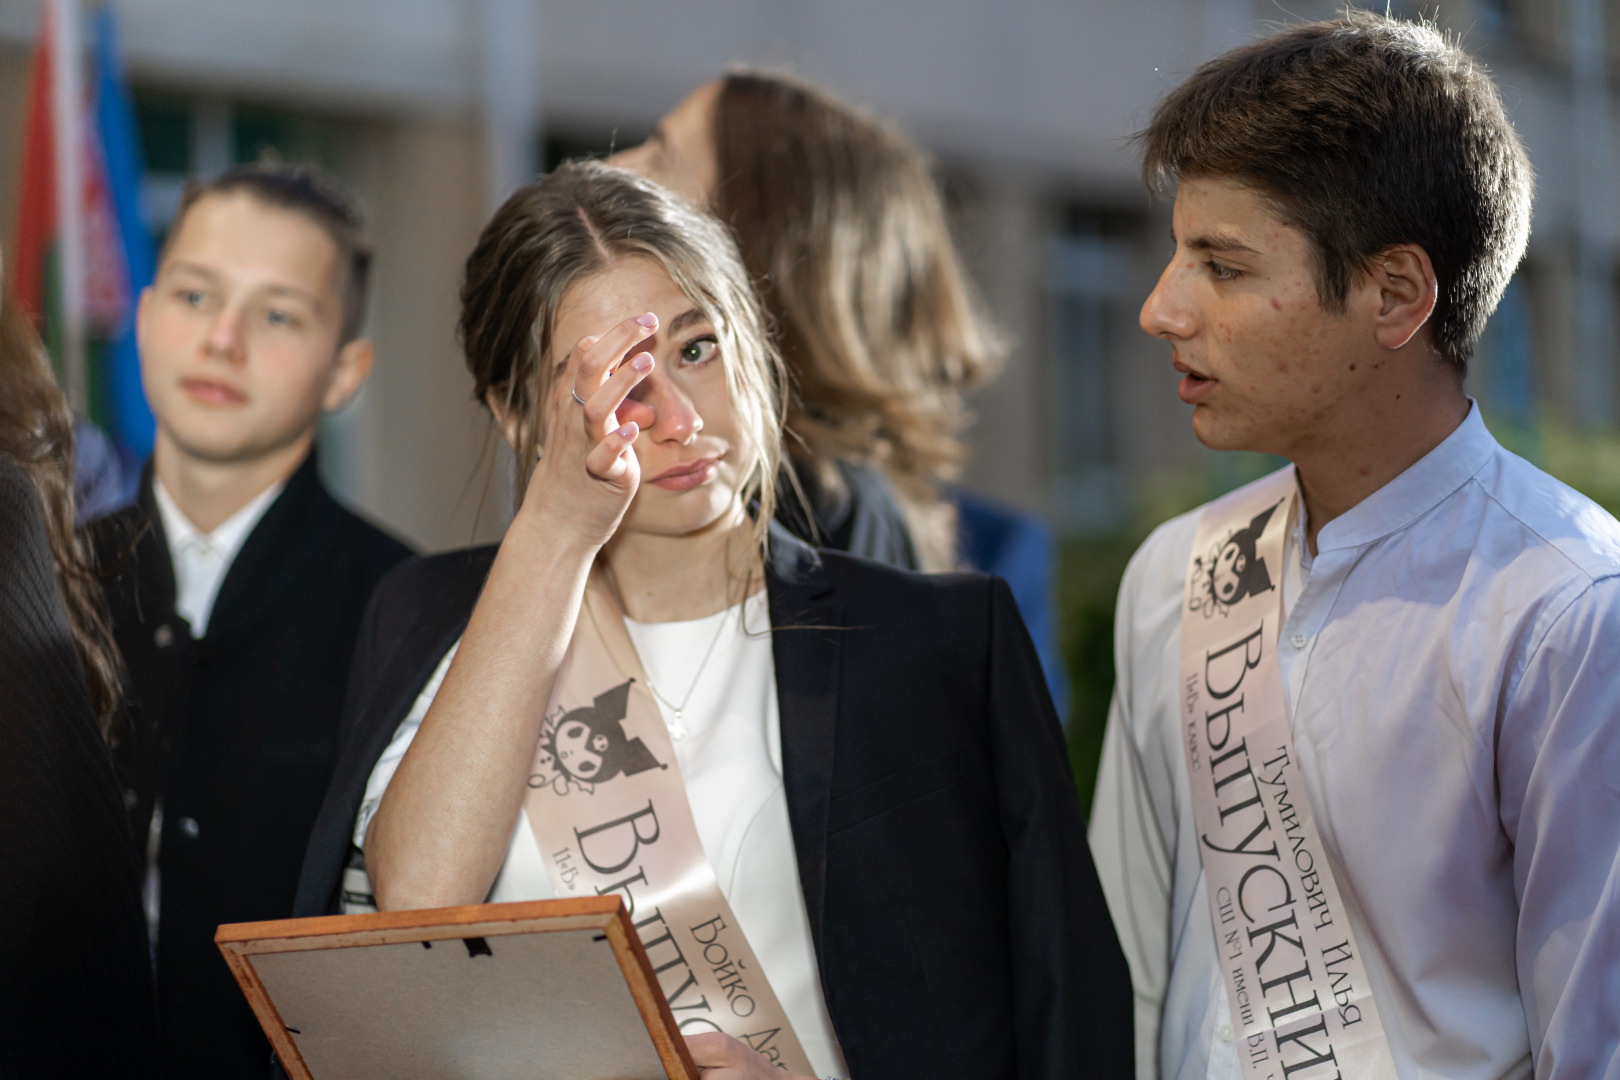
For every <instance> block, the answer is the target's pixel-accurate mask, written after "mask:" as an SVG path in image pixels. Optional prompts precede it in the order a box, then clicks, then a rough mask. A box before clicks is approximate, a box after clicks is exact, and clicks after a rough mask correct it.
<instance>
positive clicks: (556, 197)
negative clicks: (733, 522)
mask: <svg viewBox="0 0 1620 1080" xmlns="http://www.w3.org/2000/svg"><path fill="white" fill-rule="evenodd" d="M634 258H644V259H651V260H652V261H654V262H656V263H658V264H659V265H660V266H662V267H663V268H664V270H665V271H666V272H667V273H668V274H669V276H670V279H671V280H672V281H674V282H675V285H676V286H677V287H678V288H679V289H680V290H681V291H682V292H683V293H685V294H686V297H687V299H688V300H690V301H691V302H692V305H693V306H694V307H696V308H697V309H698V310H699V311H700V312H702V313H703V316H704V318H706V319H708V320H709V322H710V323H711V324H713V326H714V328H715V333H716V334H717V335H718V337H719V339H720V361H721V363H722V364H723V365H724V370H725V374H726V388H727V390H729V391H730V395H731V405H732V408H733V409H735V410H736V414H737V422H738V425H739V426H740V427H741V429H742V430H743V431H744V432H746V433H747V435H748V439H749V443H750V448H751V450H752V453H753V456H754V460H753V463H752V464H753V468H752V469H751V470H749V472H748V476H749V479H748V482H747V484H746V485H745V488H744V491H743V497H744V498H745V499H754V500H757V502H758V503H759V513H758V515H757V516H756V517H755V529H756V536H757V538H758V540H759V542H760V544H761V545H763V544H764V542H765V535H766V531H767V529H768V528H769V526H770V521H771V518H772V516H773V515H774V514H775V511H776V502H775V487H774V480H775V477H776V472H777V468H778V466H779V465H780V464H781V456H782V418H783V404H782V396H783V394H782V384H783V375H782V360H781V356H780V354H778V353H777V351H776V346H775V345H773V344H772V343H771V340H770V336H769V335H768V334H767V333H766V331H765V317H764V313H763V312H762V310H761V309H760V306H759V300H758V298H757V297H756V296H755V294H754V290H753V287H752V286H751V285H750V284H749V281H748V274H747V271H745V270H744V269H743V265H742V261H741V260H740V259H739V258H738V256H737V247H736V244H735V243H733V241H732V239H731V237H730V235H728V234H727V232H726V230H725V229H724V228H723V227H722V226H721V225H720V223H719V222H718V221H716V220H714V218H712V217H710V216H709V215H708V214H706V213H704V212H703V211H701V210H697V209H694V208H693V207H691V206H688V205H687V204H686V203H684V202H682V201H681V200H680V199H677V198H676V197H675V196H673V195H671V194H670V193H669V192H667V191H665V190H664V189H663V188H661V187H659V186H658V185H657V184H654V183H653V182H652V181H650V180H646V179H643V178H642V177H640V176H638V175H636V174H635V173H632V172H629V171H627V170H625V169H620V168H615V167H613V166H611V165H605V164H603V163H601V162H597V161H577V162H570V163H568V164H566V165H562V166H559V167H558V168H557V169H556V170H555V171H553V172H551V173H549V174H547V175H546V176H543V177H541V178H540V179H538V180H535V181H533V182H531V183H529V184H526V185H525V186H523V187H521V188H519V189H518V190H517V192H516V193H514V194H513V195H512V197H511V198H509V199H507V200H506V203H505V204H504V205H503V206H502V207H501V208H500V209H499V210H497V211H495V216H494V217H493V218H491V219H490V221H489V224H487V225H485V226H484V231H483V233H482V235H480V236H479V238H478V245H477V247H475V248H473V252H472V254H471V255H469V256H468V257H467V268H466V277H465V279H464V281H463V284H462V286H461V321H460V325H459V328H458V329H459V333H460V336H461V345H462V349H463V351H464V352H465V354H466V358H467V368H468V370H469V371H471V372H472V374H473V380H474V393H475V395H476V396H477V398H478V400H479V401H481V402H484V403H485V404H488V402H489V400H490V395H491V394H493V395H494V397H495V398H496V399H497V400H499V401H501V402H503V405H504V410H505V412H506V415H507V416H509V417H513V418H515V419H517V420H518V421H519V423H518V424H517V425H516V430H517V439H518V445H517V446H515V447H513V449H514V450H516V451H517V461H518V468H517V477H516V479H517V490H516V492H515V497H516V502H515V503H514V505H518V504H521V503H522V501H523V493H524V492H525V491H526V490H527V488H528V486H529V475H530V473H532V472H533V471H534V463H535V460H536V459H537V458H538V457H539V453H540V449H541V447H542V446H543V445H544V444H545V413H546V410H545V403H546V402H547V401H548V400H549V399H550V396H551V394H552V387H553V385H554V383H555V382H556V378H557V369H558V367H559V363H558V362H559V361H560V360H561V359H562V355H563V354H562V352H561V351H559V350H566V349H568V348H571V347H572V346H573V344H574V343H573V342H571V341H564V342H558V341H556V340H554V338H553V333H554V331H555V329H556V323H557V312H558V310H559V309H560V308H561V307H562V302H563V298H564V297H565V296H566V295H567V294H568V290H569V289H570V288H572V287H573V286H574V285H576V284H578V283H579V282H581V281H584V280H585V279H586V278H589V277H592V276H594V275H596V274H599V273H601V272H603V271H604V270H608V269H610V268H611V267H613V266H614V265H616V264H617V263H619V262H620V261H622V260H625V259H634ZM602 329H604V330H606V329H607V328H606V327H603V328H602Z"/></svg>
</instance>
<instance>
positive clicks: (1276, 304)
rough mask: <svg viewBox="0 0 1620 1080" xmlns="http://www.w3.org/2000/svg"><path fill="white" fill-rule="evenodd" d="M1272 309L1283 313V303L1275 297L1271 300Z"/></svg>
mask: <svg viewBox="0 0 1620 1080" xmlns="http://www.w3.org/2000/svg"><path fill="white" fill-rule="evenodd" d="M1271 309H1272V310H1273V311H1281V310H1282V301H1281V300H1279V299H1277V298H1276V297H1275V296H1273V297H1272V298H1271Z"/></svg>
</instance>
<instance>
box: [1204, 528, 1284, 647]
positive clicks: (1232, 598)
mask: <svg viewBox="0 0 1620 1080" xmlns="http://www.w3.org/2000/svg"><path fill="white" fill-rule="evenodd" d="M1281 505H1282V503H1280V502H1279V503H1277V505H1276V506H1270V507H1267V508H1266V509H1265V510H1262V511H1261V512H1260V513H1258V514H1256V515H1255V516H1254V518H1253V520H1251V521H1250V522H1249V524H1248V525H1246V526H1244V527H1243V528H1241V529H1239V530H1237V531H1236V532H1234V533H1232V535H1230V536H1228V537H1227V538H1226V539H1225V540H1222V541H1221V542H1220V543H1218V544H1216V545H1215V546H1214V547H1213V548H1211V549H1210V552H1209V554H1208V555H1200V556H1199V557H1198V558H1196V559H1194V560H1193V582H1192V599H1191V600H1189V601H1188V606H1189V607H1190V608H1191V609H1192V610H1193V611H1201V612H1203V613H1204V617H1205V618H1206V619H1207V618H1209V617H1210V616H1211V615H1214V614H1215V613H1216V612H1217V611H1219V612H1220V613H1221V614H1222V615H1225V614H1226V613H1227V612H1228V611H1229V610H1230V609H1231V608H1232V605H1234V604H1236V603H1237V602H1238V601H1239V600H1242V599H1243V598H1244V597H1246V596H1258V595H1260V594H1261V593H1263V592H1270V591H1271V590H1272V589H1274V588H1276V585H1275V584H1273V583H1272V580H1271V572H1270V571H1269V570H1267V569H1266V562H1265V560H1264V559H1262V558H1260V557H1259V556H1258V555H1256V554H1255V546H1256V545H1257V544H1259V543H1260V534H1261V533H1263V532H1265V531H1266V523H1267V522H1269V521H1270V520H1271V515H1272V514H1275V513H1276V512H1277V507H1278V506H1281Z"/></svg>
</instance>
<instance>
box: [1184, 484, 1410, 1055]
mask: <svg viewBox="0 0 1620 1080" xmlns="http://www.w3.org/2000/svg"><path fill="white" fill-rule="evenodd" d="M1297 497H1298V496H1297V487H1296V484H1295V481H1294V471H1293V469H1292V468H1287V469H1283V470H1282V471H1280V472H1277V473H1274V474H1272V475H1271V476H1269V477H1266V478H1265V479H1263V480H1260V481H1258V482H1256V483H1253V484H1250V485H1249V486H1247V487H1245V488H1241V489H1239V490H1238V491H1235V492H1233V493H1232V494H1231V495H1228V496H1226V497H1225V498H1223V499H1219V500H1217V501H1215V502H1213V503H1211V504H1210V505H1209V506H1208V507H1206V508H1205V509H1204V512H1203V515H1202V517H1201V518H1200V519H1199V523H1198V532H1197V535H1196V537H1195V538H1194V540H1193V549H1192V556H1191V559H1190V561H1189V563H1188V566H1187V594H1186V597H1185V604H1184V606H1183V608H1182V613H1181V671H1180V677H1181V681H1180V684H1179V686H1178V690H1179V693H1178V695H1177V697H1178V700H1179V702H1180V705H1181V710H1182V711H1181V727H1182V731H1181V734H1182V739H1181V742H1182V746H1183V747H1184V749H1185V751H1186V758H1187V772H1188V778H1189V780H1190V781H1191V784H1192V803H1193V815H1194V819H1195V822H1196V825H1197V828H1198V850H1199V855H1200V857H1201V858H1202V860H1203V864H1204V879H1205V885H1206V887H1207V889H1208V892H1209V906H1210V915H1211V917H1212V918H1213V920H1214V925H1215V941H1216V950H1217V957H1218V962H1219V963H1220V965H1221V968H1222V972H1223V975H1224V981H1225V983H1226V994H1227V1004H1228V1005H1229V1007H1230V1009H1231V1014H1232V1024H1233V1028H1234V1030H1235V1033H1236V1044H1237V1051H1238V1054H1237V1056H1238V1060H1239V1062H1240V1063H1241V1066H1242V1068H1243V1070H1244V1075H1245V1076H1247V1077H1250V1078H1254V1080H1333V1078H1334V1077H1343V1078H1345V1080H1395V1064H1394V1062H1393V1060H1392V1059H1391V1057H1390V1051H1389V1044H1388V1042H1387V1040H1386V1039H1385V1036H1384V1028H1383V1024H1382V1023H1381V1022H1380V1021H1379V1018H1378V1010H1377V1007H1376V1005H1375V1004H1374V1002H1373V998H1372V992H1371V988H1370V987H1369V986H1368V983H1367V973H1366V971H1365V969H1364V967H1363V965H1362V961H1361V949H1360V947H1359V946H1358V944H1357V942H1356V937H1355V934H1354V933H1353V932H1352V931H1351V928H1350V921H1349V919H1348V917H1347V915H1346V913H1345V909H1344V904H1343V901H1342V900H1341V898H1340V895H1339V889H1338V886H1337V885H1336V884H1335V882H1334V879H1333V871H1332V869H1331V868H1330V867H1329V865H1328V860H1327V857H1326V855H1325V854H1324V852H1323V848H1322V841H1321V838H1320V836H1319V835H1318V833H1317V828H1316V823H1315V819H1314V817H1313V816H1312V813H1311V803H1310V799H1309V798H1308V797H1307V795H1306V792H1305V788H1304V782H1303V778H1302V776H1301V773H1300V769H1299V764H1298V754H1297V752H1296V751H1295V749H1294V738H1293V732H1292V730H1291V729H1290V726H1289V722H1288V713H1287V710H1286V708H1285V702H1284V697H1283V693H1284V691H1283V683H1282V671H1281V668H1280V667H1279V665H1278V662H1277V635H1278V630H1279V628H1280V623H1281V617H1282V588H1281V585H1282V582H1281V576H1282V560H1283V547H1284V538H1285V537H1286V535H1287V530H1288V528H1289V523H1290V521H1291V519H1292V516H1293V510H1294V500H1295V499H1296V498H1297Z"/></svg>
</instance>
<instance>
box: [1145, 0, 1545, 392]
mask: <svg viewBox="0 0 1620 1080" xmlns="http://www.w3.org/2000/svg"><path fill="white" fill-rule="evenodd" d="M1137 139H1138V141H1139V142H1140V143H1141V145H1142V147H1143V149H1144V151H1145V153H1144V156H1143V162H1142V170H1143V176H1144V178H1145V179H1146V180H1147V183H1148V185H1149V186H1150V187H1152V188H1154V189H1156V190H1158V191H1161V192H1163V191H1165V190H1166V189H1168V188H1169V187H1170V186H1171V185H1172V184H1173V183H1174V182H1175V181H1176V180H1177V179H1185V178H1188V177H1225V178H1230V179H1234V180H1239V181H1242V182H1243V183H1245V184H1247V185H1249V186H1251V187H1253V188H1254V189H1255V190H1256V191H1258V192H1259V193H1260V194H1261V195H1263V196H1264V197H1265V198H1266V199H1268V200H1269V201H1270V202H1271V204H1272V205H1273V207H1274V208H1275V209H1276V210H1277V211H1278V212H1279V213H1280V214H1281V216H1282V218H1283V220H1284V221H1286V222H1287V223H1288V224H1290V225H1293V226H1295V227H1297V228H1299V229H1300V230H1301V231H1303V232H1304V233H1305V235H1306V237H1307V239H1308V240H1309V241H1310V245H1311V250H1312V254H1313V257H1314V261H1315V267H1314V277H1315V283H1316V291H1317V296H1318V297H1319V299H1320V300H1321V303H1322V307H1323V308H1324V309H1325V310H1328V311H1342V310H1344V305H1345V301H1346V299H1347V297H1348V295H1349V289H1350V283H1351V281H1352V280H1353V279H1354V277H1355V276H1356V275H1358V274H1360V273H1361V272H1362V269H1363V268H1364V267H1365V266H1366V265H1367V264H1368V263H1369V262H1371V261H1372V260H1373V259H1374V258H1376V257H1377V256H1378V255H1379V254H1381V253H1382V252H1384V251H1386V250H1388V249H1389V248H1391V247H1393V246H1395V245H1397V244H1403V243H1410V244H1417V245H1418V246H1420V247H1422V248H1423V250H1424V251H1426V252H1428V255H1429V259H1430V260H1431V261H1432V262H1433V263H1434V272H1435V276H1436V277H1437V278H1438V279H1439V284H1440V298H1439V302H1438V303H1436V304H1435V308H1434V314H1433V316H1432V317H1431V318H1430V320H1429V324H1428V328H1427V329H1428V333H1429V336H1430V341H1431V343H1432V344H1433V346H1434V348H1435V351H1437V352H1438V353H1439V354H1440V355H1441V356H1442V357H1443V358H1444V359H1446V360H1447V361H1449V362H1450V363H1451V364H1453V365H1455V367H1456V368H1457V370H1458V372H1459V374H1461V373H1463V372H1466V370H1467V366H1468V358H1469V356H1471V355H1472V354H1473V351H1474V345H1475V344H1476V343H1477V342H1478V341H1479V335H1480V333H1481V331H1482V330H1484V328H1485V320H1486V319H1487V318H1488V317H1489V316H1490V314H1491V312H1492V311H1494V310H1495V309H1496V304H1497V301H1499V300H1500V299H1501V298H1502V291H1503V290H1504V289H1505V288H1507V283H1508V279H1509V278H1510V277H1512V276H1513V271H1514V269H1515V268H1516V267H1517V266H1518V265H1519V260H1520V259H1521V258H1522V257H1523V256H1524V248H1525V243H1526V241H1527V240H1528V238H1529V235H1530V199H1531V194H1532V190H1533V188H1534V178H1533V175H1532V173H1531V169H1530V161H1529V158H1528V157H1527V156H1526V155H1525V152H1524V147H1523V145H1522V144H1521V143H1520V142H1519V136H1518V133H1517V132H1516V131H1514V129H1513V125H1512V124H1511V123H1509V122H1508V118H1507V114H1506V112H1504V111H1503V108H1502V99H1501V97H1500V95H1498V93H1497V90H1496V85H1495V83H1493V82H1492V81H1491V77H1490V74H1489V72H1487V71H1486V70H1485V68H1484V67H1483V66H1482V65H1481V64H1479V63H1478V62H1477V61H1476V60H1474V58H1473V57H1471V56H1469V55H1468V54H1467V53H1466V52H1464V51H1463V50H1462V49H1461V48H1459V47H1458V46H1457V45H1456V44H1455V43H1454V42H1452V41H1449V40H1447V39H1446V38H1445V37H1444V36H1442V35H1441V34H1440V32H1439V31H1438V30H1436V29H1435V28H1434V27H1433V26H1432V25H1430V24H1427V23H1421V22H1404V21H1402V20H1399V19H1391V18H1386V17H1383V16H1380V15H1373V14H1370V13H1368V12H1365V11H1350V12H1347V13H1346V15H1345V17H1344V18H1342V19H1334V20H1332V21H1329V22H1316V23H1307V24H1304V25H1301V26H1295V27H1290V28H1289V29H1287V30H1284V31H1282V32H1281V33H1278V34H1273V35H1272V36H1270V37H1267V38H1263V39H1261V40H1259V41H1256V42H1253V43H1252V44H1249V45H1245V46H1243V47H1241V48H1238V49H1234V50H1232V51H1231V52H1229V53H1227V54H1225V55H1224V56H1221V57H1218V58H1216V59H1214V60H1212V61H1210V62H1209V63H1207V64H1205V65H1204V66H1203V67H1201V68H1199V69H1198V70H1197V71H1196V72H1195V73H1194V74H1193V76H1192V77H1191V78H1190V79H1188V80H1187V81H1186V82H1184V83H1182V84H1181V85H1180V86H1179V87H1177V88H1176V89H1175V90H1173V91H1171V92H1170V93H1169V94H1168V95H1167V96H1166V97H1165V98H1164V99H1163V100H1162V101H1160V102H1159V104H1158V107H1157V108H1155V109H1154V112H1153V120H1152V122H1151V123H1150V124H1149V125H1148V127H1147V129H1146V130H1144V131H1142V132H1140V133H1139V134H1138V135H1137Z"/></svg>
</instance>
